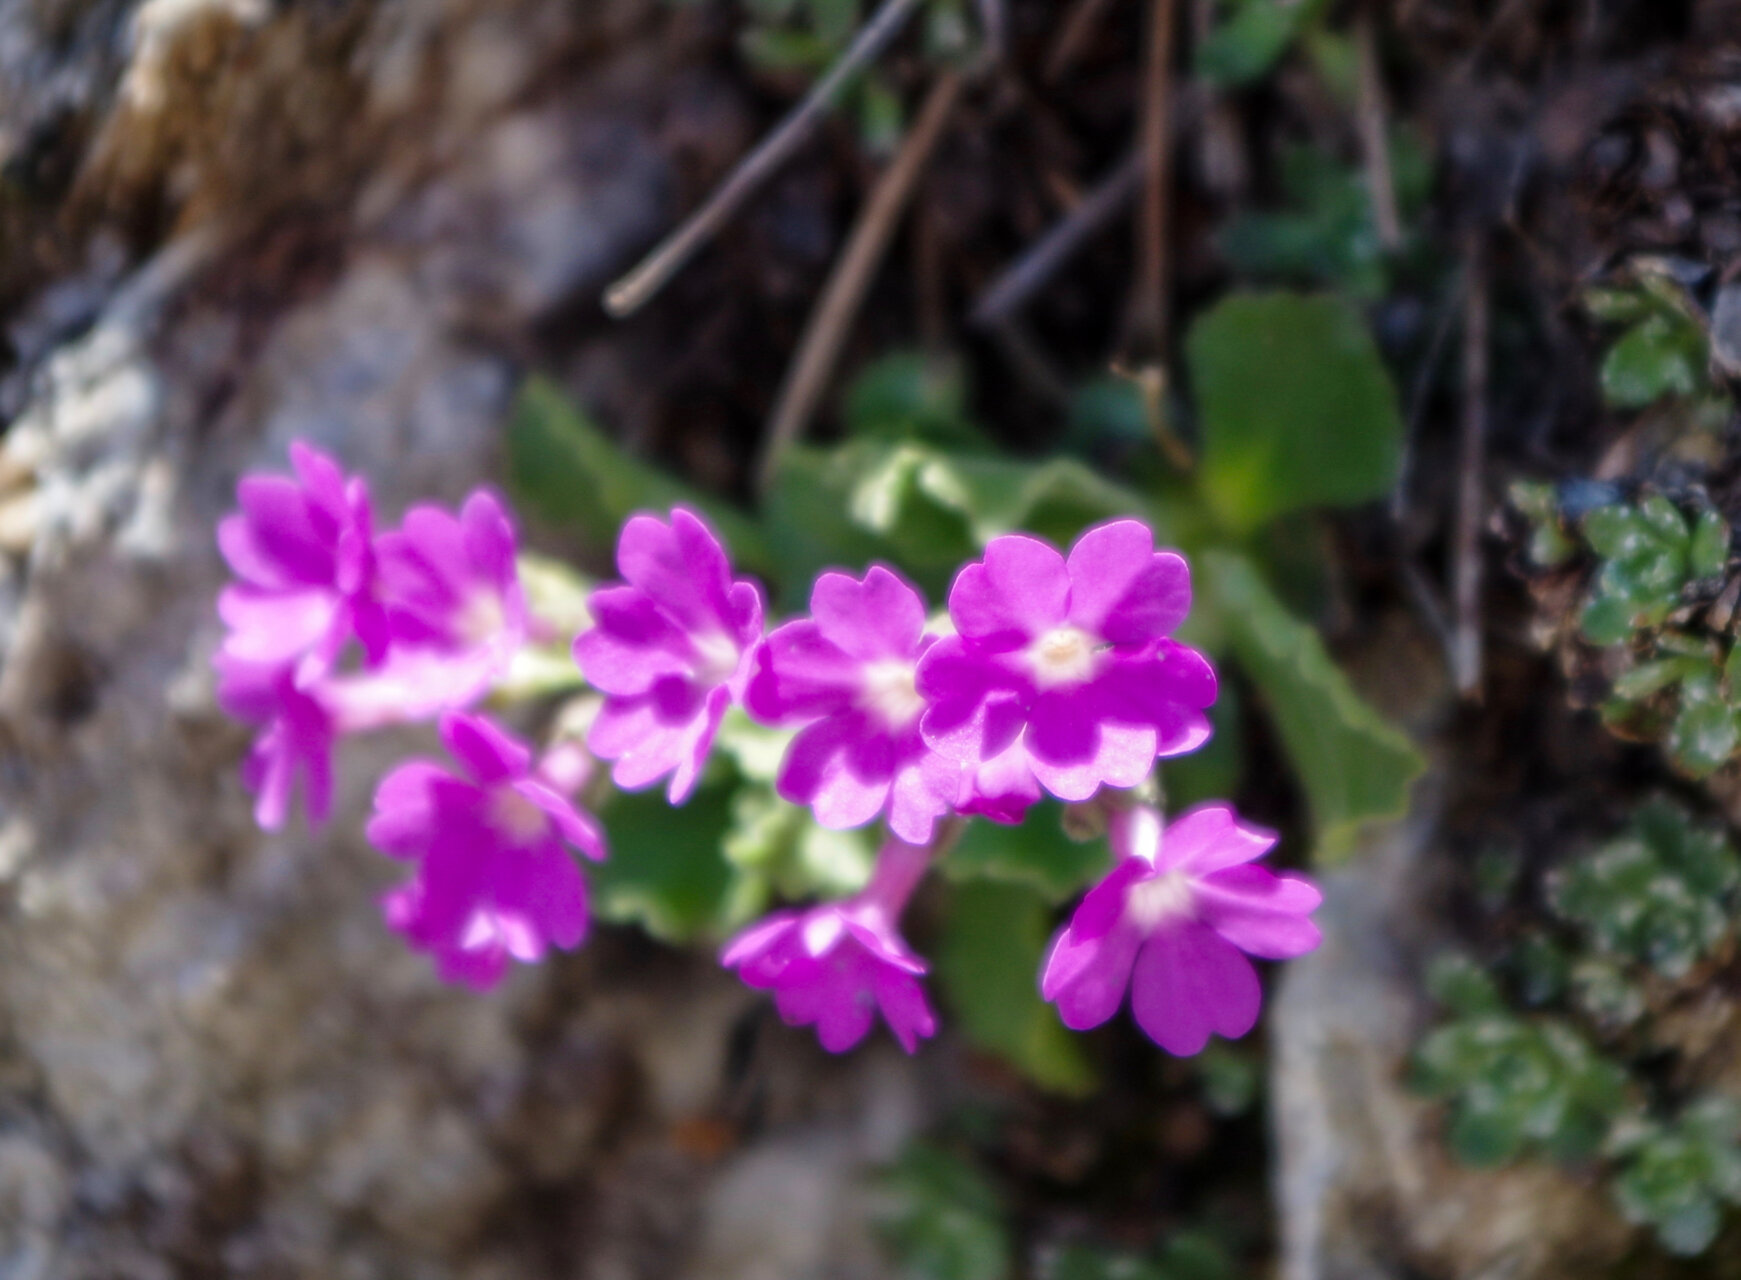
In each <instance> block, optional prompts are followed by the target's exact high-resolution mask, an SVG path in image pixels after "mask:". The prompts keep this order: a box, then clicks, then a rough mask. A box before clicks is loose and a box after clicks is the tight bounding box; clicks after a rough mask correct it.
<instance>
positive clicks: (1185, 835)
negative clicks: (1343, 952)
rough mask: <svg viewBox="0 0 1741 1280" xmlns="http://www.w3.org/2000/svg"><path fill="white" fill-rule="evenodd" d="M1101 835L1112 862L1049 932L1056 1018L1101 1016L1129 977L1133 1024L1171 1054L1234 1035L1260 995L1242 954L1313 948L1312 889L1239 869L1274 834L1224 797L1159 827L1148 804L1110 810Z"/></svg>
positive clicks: (1114, 1004) (1245, 1025)
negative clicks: (1249, 821) (1053, 933)
mask: <svg viewBox="0 0 1741 1280" xmlns="http://www.w3.org/2000/svg"><path fill="white" fill-rule="evenodd" d="M1109 834H1110V836H1111V843H1112V848H1113V852H1114V853H1115V854H1117V855H1118V857H1119V862H1118V865H1117V866H1115V867H1114V868H1113V870H1112V871H1111V872H1110V873H1109V874H1108V875H1107V876H1106V878H1105V879H1103V880H1102V881H1101V882H1100V883H1099V884H1098V885H1096V886H1095V887H1094V888H1093V889H1091V890H1089V892H1088V894H1087V895H1086V896H1085V897H1084V898H1083V899H1082V902H1081V904H1080V905H1079V906H1078V907H1077V908H1076V912H1075V914H1074V915H1073V916H1072V917H1071V920H1070V923H1069V925H1068V926H1067V927H1066V928H1065V929H1063V930H1061V931H1060V933H1059V935H1058V937H1057V939H1056V940H1055V942H1054V943H1053V946H1052V950H1051V952H1050V953H1049V955H1048V956H1047V960H1046V965H1045V968H1044V969H1043V971H1042V975H1041V982H1040V993H1041V995H1042V996H1043V997H1044V998H1045V999H1047V1000H1053V1001H1056V1002H1057V1004H1058V1011H1059V1016H1060V1017H1061V1018H1063V1020H1064V1022H1065V1024H1066V1025H1067V1026H1071V1027H1086V1026H1093V1025H1096V1024H1098V1023H1100V1022H1104V1021H1105V1020H1106V1019H1107V1018H1109V1017H1111V1016H1112V1014H1113V1013H1114V1012H1115V1011H1116V1010H1117V1008H1118V1005H1119V1002H1120V1000H1121V999H1122V998H1123V993H1124V990H1125V988H1126V986H1127V985H1128V986H1129V987H1130V990H1131V1008H1132V1011H1133V1012H1134V1013H1135V1015H1136V1019H1137V1023H1138V1025H1140V1026H1141V1027H1142V1029H1143V1030H1144V1031H1145V1032H1146V1033H1147V1034H1148V1035H1149V1037H1150V1038H1151V1039H1152V1040H1154V1041H1155V1043H1157V1044H1159V1045H1160V1046H1161V1047H1162V1048H1164V1049H1166V1050H1168V1051H1169V1052H1171V1053H1177V1054H1192V1053H1196V1052H1198V1051H1199V1050H1200V1049H1202V1047H1203V1045H1204V1044H1205V1043H1207V1041H1208V1038H1209V1036H1210V1035H1211V1034H1220V1035H1223V1036H1228V1037H1236V1036H1241V1035H1244V1034H1245V1033H1246V1032H1247V1031H1249V1030H1251V1028H1252V1025H1253V1024H1254V1023H1255V1022H1256V1020H1257V1014H1258V1008H1259V1005H1260V1003H1261V998H1262V997H1261V992H1260V989H1259V986H1258V981H1257V974H1256V971H1255V970H1254V969H1253V968H1252V966H1251V963H1250V961H1248V960H1247V959H1246V958H1245V955H1246V954H1250V955H1255V956H1260V957H1263V958H1265V959H1290V958H1292V957H1294V956H1299V955H1304V954H1305V953H1306V952H1308V951H1310V950H1312V949H1313V948H1314V947H1316V946H1317V945H1318V942H1319V935H1318V929H1317V926H1316V925H1314V924H1313V923H1312V922H1311V920H1310V918H1309V917H1310V915H1311V912H1312V911H1313V910H1315V909H1316V908H1317V906H1318V904H1319V901H1320V895H1319V893H1318V890H1317V889H1316V888H1315V887H1314V886H1313V885H1312V884H1311V883H1310V882H1309V881H1307V880H1306V879H1304V878H1303V877H1300V876H1294V875H1288V876H1277V875H1275V874H1273V873H1271V872H1270V871H1268V870H1266V869H1265V868H1263V867H1254V866H1250V865H1248V864H1249V863H1250V862H1251V860H1252V859H1253V858H1256V857H1258V856H1261V855H1262V854H1263V853H1264V852H1265V851H1266V850H1268V848H1269V847H1270V845H1271V844H1273V843H1274V837H1273V836H1272V835H1270V833H1268V832H1263V831H1260V830H1259V829H1257V828H1255V827H1250V826H1247V825H1245V824H1244V823H1241V822H1240V821H1239V818H1238V815H1237V814H1235V813H1234V812H1233V810H1232V809H1231V808H1230V807H1229V806H1227V805H1224V804H1210V805H1202V806H1199V807H1198V808H1196V809H1193V810H1191V811H1190V812H1189V813H1186V814H1184V815H1183V816H1182V817H1180V818H1179V819H1178V820H1176V821H1175V822H1174V823H1172V825H1170V826H1166V827H1164V828H1163V825H1162V822H1161V816H1160V814H1159V813H1157V812H1156V811H1155V810H1154V809H1151V808H1148V807H1147V806H1141V805H1139V806H1135V807H1132V808H1129V809H1125V810H1122V811H1120V812H1118V813H1116V814H1114V815H1113V818H1112V821H1111V824H1110V831H1109ZM1133 957H1134V970H1133V967H1132V964H1133Z"/></svg>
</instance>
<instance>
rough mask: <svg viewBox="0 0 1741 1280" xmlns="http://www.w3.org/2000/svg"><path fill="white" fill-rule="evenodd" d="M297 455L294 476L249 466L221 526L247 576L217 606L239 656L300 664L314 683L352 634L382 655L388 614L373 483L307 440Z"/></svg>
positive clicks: (229, 552)
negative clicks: (251, 470)
mask: <svg viewBox="0 0 1741 1280" xmlns="http://www.w3.org/2000/svg"><path fill="white" fill-rule="evenodd" d="M290 462H291V465H292V466H293V467H294V468H295V470H296V478H295V479H292V478H291V477H289V476H281V475H250V476H245V477H243V479H242V482H241V483H240V484H239V485H237V486H236V499H237V502H238V503H239V504H240V506H241V511H240V512H238V513H237V514H235V515H231V516H226V517H225V518H224V520H223V521H222V522H221V523H220V524H219V525H218V548H219V550H220V551H222V552H223V555H224V559H225V560H226V561H228V562H229V566H230V569H231V571H232V572H234V573H235V575H236V577H237V578H238V579H239V580H240V581H238V582H236V583H234V584H233V585H231V586H229V587H226V588H225V589H224V591H223V593H222V594H221V595H220V596H219V597H218V613H219V615H220V616H221V617H222V618H223V620H224V623H225V625H226V626H228V627H229V629H230V634H229V635H228V636H227V637H226V639H225V641H224V652H225V653H226V654H227V655H229V657H230V658H231V659H234V660H237V661H241V662H246V663H250V664H259V663H264V664H269V665H290V664H296V665H297V666H298V667H299V670H298V676H297V678H298V679H299V680H300V681H302V682H303V683H307V682H308V681H310V680H312V679H317V678H318V677H319V676H321V675H322V674H324V673H325V672H326V671H328V670H329V669H331V667H332V665H333V663H334V662H335V661H336V660H337V659H338V656H339V654H340V652H341V651H342V650H343V649H344V646H345V644H346V643H347V642H348V641H349V640H350V638H351V637H352V636H353V635H355V636H356V637H357V638H358V639H359V640H360V641H361V642H362V644H363V647H364V649H365V651H366V652H367V653H368V656H369V659H370V661H371V662H378V661H379V660H380V659H381V657H382V655H383V654H384V653H385V652H386V648H387V639H388V637H387V623H386V614H385V611H384V610H383V609H382V607H381V605H380V603H379V602H378V601H377V600H376V598H375V586H376V583H375V557H374V548H373V543H372V534H371V519H372V517H371V512H370V507H369V490H368V486H367V484H366V483H365V482H364V481H363V479H362V478H361V477H360V476H353V477H349V478H347V477H346V476H345V474H344V472H343V471H342V470H341V469H340V468H339V465H338V463H337V462H335V461H334V460H333V459H332V458H330V457H328V456H327V455H326V454H324V453H321V452H320V451H319V450H318V449H315V448H313V447H311V446H309V445H307V444H304V443H302V442H301V441H298V442H297V443H295V444H292V445H291V446H290Z"/></svg>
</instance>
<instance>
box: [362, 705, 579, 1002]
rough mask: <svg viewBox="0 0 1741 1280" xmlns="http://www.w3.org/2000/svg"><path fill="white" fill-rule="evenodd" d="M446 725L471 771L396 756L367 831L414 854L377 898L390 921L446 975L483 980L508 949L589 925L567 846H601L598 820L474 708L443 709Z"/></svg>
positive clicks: (390, 849)
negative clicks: (399, 760) (399, 881)
mask: <svg viewBox="0 0 1741 1280" xmlns="http://www.w3.org/2000/svg"><path fill="white" fill-rule="evenodd" d="M441 733H442V738H443V740H444V741H445V742H446V743H447V744H448V746H449V749H450V750H452V751H453V753H454V755H455V757H456V758H458V759H459V760H460V761H461V763H462V765H463V766H464V768H465V770H466V776H461V775H458V774H454V773H450V772H448V771H447V770H445V769H442V768H440V767H439V766H437V765H434V764H431V763H429V762H427V761H412V762H410V763H409V764H405V765H401V766H400V767H399V768H397V769H395V770H394V771H393V772H392V773H390V774H388V775H387V777H386V778H385V779H384V780H383V781H382V783H381V785H380V787H379V788H378V789H377V791H376V793H375V814H374V817H373V818H372V819H371V820H370V823H369V837H370V839H371V840H372V841H374V842H375V843H376V844H377V845H378V846H379V847H380V848H381V849H382V850H383V851H385V852H387V853H390V854H392V855H393V856H395V857H399V858H403V859H406V860H409V861H412V862H415V863H416V864H417V871H416V875H415V877H414V879H412V880H411V881H410V882H409V883H407V884H405V885H401V886H400V887H399V888H398V889H395V890H394V891H393V892H392V893H390V894H388V895H387V897H386V898H385V899H383V900H382V910H383V913H384V915H385V917H386V920H387V923H388V925H389V926H390V927H391V928H393V929H394V930H395V931H397V932H398V933H399V934H401V935H402V936H403V937H404V938H405V940H406V942H408V943H409V944H410V945H411V946H412V947H414V948H415V949H417V950H419V951H422V952H425V953H427V954H429V955H430V956H432V957H433V958H434V960H435V962H436V970H437V972H438V973H439V974H440V975H441V976H442V978H443V979H445V980H446V981H449V982H463V983H466V984H467V985H470V986H473V987H477V988H479V989H483V988H487V987H489V986H490V985H492V984H494V983H495V982H498V981H500V979H501V978H502V976H503V975H504V974H505V973H506V971H507V962H508V960H510V959H513V960H518V961H520V962H522V963H532V962H534V961H537V960H539V959H541V958H542V957H543V956H544V954H545V953H546V952H547V951H548V950H549V948H551V947H559V948H569V947H574V946H577V945H579V943H580V942H581V940H582V939H583V938H584V937H585V935H586V928H587V895H586V881H585V879H584V878H583V877H582V875H581V873H580V868H579V867H578V866H577V865H576V863H575V861H574V859H573V858H572V857H571V856H570V855H569V853H568V850H567V847H566V846H567V845H569V844H574V845H576V846H578V847H580V848H581V849H582V851H583V852H586V853H588V854H589V856H594V857H597V856H601V855H602V854H603V852H604V848H603V843H602V835H601V833H600V831H599V828H598V824H597V823H596V821H594V820H593V819H592V818H591V816H590V815H586V814H583V813H582V812H581V811H580V810H578V809H576V808H575V807H574V806H573V805H572V804H571V803H570V802H568V801H567V800H565V799H564V798H563V797H561V796H560V795H558V794H556V793H555V792H554V791H552V789H551V788H550V786H549V785H548V783H546V782H545V781H543V780H542V779H541V778H539V777H537V776H535V775H534V774H533V773H532V772H531V769H532V753H531V751H530V750H529V749H528V748H527V747H526V746H525V744H523V743H521V742H519V741H518V740H517V739H515V738H513V737H512V736H511V735H509V734H508V733H506V732H505V731H503V730H502V729H501V728H500V727H499V726H497V725H495V724H493V723H491V722H489V721H487V720H485V719H484V718H482V717H481V716H465V715H456V714H450V715H448V716H445V717H444V718H443V720H442V725H441Z"/></svg>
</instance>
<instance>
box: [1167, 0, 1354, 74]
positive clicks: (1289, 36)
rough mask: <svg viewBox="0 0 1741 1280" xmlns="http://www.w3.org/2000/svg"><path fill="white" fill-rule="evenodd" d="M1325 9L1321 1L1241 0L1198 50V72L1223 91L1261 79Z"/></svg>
mask: <svg viewBox="0 0 1741 1280" xmlns="http://www.w3.org/2000/svg"><path fill="white" fill-rule="evenodd" d="M1322 7H1323V5H1322V0H1240V2H1239V4H1238V5H1237V6H1236V7H1235V9H1234V13H1233V16H1232V17H1231V18H1228V19H1227V20H1226V21H1224V22H1222V23H1220V24H1219V25H1217V26H1216V28H1215V29H1214V30H1213V31H1211V32H1210V33H1209V37H1208V39H1206V40H1204V41H1203V43H1202V45H1201V46H1200V47H1199V48H1198V50H1197V58H1196V64H1197V73H1198V74H1199V75H1201V76H1202V77H1203V78H1204V79H1206V80H1208V81H1209V82H1210V83H1211V84H1214V85H1215V86H1217V87H1218V88H1222V89H1232V88H1237V87H1239V86H1240V85H1246V84H1250V83H1252V82H1253V81H1254V80H1259V79H1261V78H1262V77H1263V76H1264V75H1265V74H1266V73H1267V72H1268V71H1269V69H1270V68H1271V67H1273V66H1275V64H1276V62H1277V61H1278V60H1279V59H1280V58H1281V56H1282V54H1284V53H1286V52H1287V50H1288V46H1289V45H1290V44H1292V43H1293V40H1294V37H1295V36H1296V35H1298V34H1299V33H1300V29H1301V28H1302V27H1304V26H1305V25H1306V23H1307V22H1308V21H1309V20H1310V19H1311V18H1312V17H1313V16H1314V15H1315V14H1316V13H1317V11H1318V10H1319V9H1320V8H1322Z"/></svg>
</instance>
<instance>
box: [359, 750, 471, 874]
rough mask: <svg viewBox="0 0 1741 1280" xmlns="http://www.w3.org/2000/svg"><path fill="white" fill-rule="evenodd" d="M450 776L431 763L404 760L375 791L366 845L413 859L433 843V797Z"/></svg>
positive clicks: (436, 826) (436, 823) (435, 827)
mask: <svg viewBox="0 0 1741 1280" xmlns="http://www.w3.org/2000/svg"><path fill="white" fill-rule="evenodd" d="M450 778H451V775H450V774H449V773H448V772H447V771H446V770H445V769H443V768H442V767H441V766H440V765H438V764H436V763H435V762H434V761H431V760H407V761H406V762H405V763H404V764H402V765H399V766H398V767H397V768H395V769H394V770H393V771H392V772H391V773H389V774H388V775H387V776H386V777H385V778H382V779H381V781H380V784H379V785H378V786H377V787H376V788H375V814H374V816H373V817H371V818H370V819H369V824H368V827H367V829H366V832H365V834H366V835H367V836H368V840H369V843H370V844H372V845H374V846H375V847H376V848H377V849H379V850H380V851H381V852H382V853H385V854H389V855H391V856H392V857H395V858H406V859H413V858H417V857H419V856H421V854H422V852H423V850H424V849H425V848H427V847H428V845H429V844H430V843H431V841H433V840H434V838H435V835H436V832H437V831H438V829H439V824H440V820H441V819H440V812H439V801H438V799H437V794H438V790H439V787H440V785H441V783H442V782H444V781H447V780H449V779H450Z"/></svg>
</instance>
